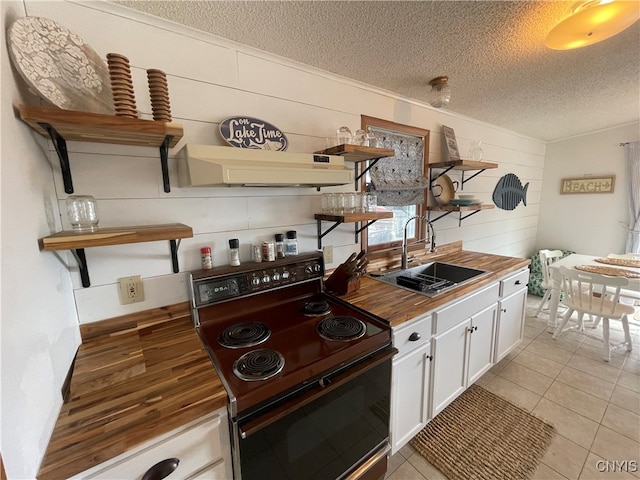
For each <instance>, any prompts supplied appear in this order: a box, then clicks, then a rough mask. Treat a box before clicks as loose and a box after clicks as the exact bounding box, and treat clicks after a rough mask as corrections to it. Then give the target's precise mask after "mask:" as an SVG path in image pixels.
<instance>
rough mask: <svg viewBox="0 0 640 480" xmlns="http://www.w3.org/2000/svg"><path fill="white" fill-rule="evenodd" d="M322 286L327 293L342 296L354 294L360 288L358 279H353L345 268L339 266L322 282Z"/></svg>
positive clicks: (342, 265)
mask: <svg viewBox="0 0 640 480" xmlns="http://www.w3.org/2000/svg"><path fill="white" fill-rule="evenodd" d="M324 286H325V288H326V289H327V290H329V291H332V292H335V293H339V294H341V295H344V294H347V293H351V292H355V291H357V290H358V289H359V288H360V278H353V276H351V275H349V273H348V272H347V267H345V265H344V264H341V265H339V266H338V268H336V269H335V270H334V271H333V273H332V274H331V275H330V276H329V278H327V279H326V280H325V281H324Z"/></svg>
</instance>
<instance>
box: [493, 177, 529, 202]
mask: <svg viewBox="0 0 640 480" xmlns="http://www.w3.org/2000/svg"><path fill="white" fill-rule="evenodd" d="M527 188H529V183H527V184H526V185H525V186H524V187H523V186H522V182H521V181H520V179H519V178H518V177H516V176H515V175H514V174H513V173H507V174H506V175H505V176H504V177H502V178H501V179H500V180H498V183H497V184H496V188H495V190H494V191H493V197H492V198H493V203H495V204H496V207H498V208H501V209H502V210H514V209H515V208H516V207H517V206H518V204H519V203H520V201H522V203H523V204H524V206H525V207H526V206H527Z"/></svg>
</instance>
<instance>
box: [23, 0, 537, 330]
mask: <svg viewBox="0 0 640 480" xmlns="http://www.w3.org/2000/svg"><path fill="white" fill-rule="evenodd" d="M30 5H31V4H27V8H28V10H29V14H31V15H41V16H44V17H48V18H52V19H54V20H56V21H58V22H59V23H61V24H63V25H65V26H66V27H67V28H69V29H70V30H72V31H74V32H76V33H78V34H79V35H81V36H82V37H83V39H84V40H85V41H86V42H87V43H89V44H90V45H92V47H93V48H94V49H95V50H96V51H97V52H98V53H99V54H100V55H106V53H108V52H118V53H122V54H124V55H126V56H128V57H129V59H130V61H131V65H132V67H133V77H134V88H135V92H136V99H137V103H138V109H139V110H140V111H141V112H143V114H145V115H146V118H150V117H149V113H150V111H151V109H150V102H149V99H148V94H147V92H148V89H147V85H146V76H145V69H146V68H159V69H162V70H164V71H165V72H167V74H168V78H169V80H168V82H169V91H170V96H171V106H172V114H173V117H174V121H176V122H179V123H182V124H183V125H184V130H185V136H184V138H183V140H182V141H181V142H180V144H179V145H178V147H177V148H176V149H174V150H173V151H172V154H171V156H172V161H171V167H170V168H171V179H172V191H171V193H170V194H165V193H164V192H163V191H162V183H161V177H160V170H159V166H158V164H159V160H158V158H157V152H156V150H155V149H150V148H131V147H124V146H111V145H107V146H104V145H97V144H82V143H75V142H74V143H71V144H70V145H69V149H70V152H71V153H70V154H71V158H72V160H71V161H72V168H73V177H74V183H75V185H76V191H77V192H79V193H86V194H91V195H94V196H95V197H96V198H97V199H98V201H99V209H100V216H101V225H103V226H114V225H127V224H129V225H131V224H140V223H154V222H158V223H162V222H182V223H185V224H188V225H191V226H192V227H193V229H194V234H195V235H194V238H193V239H186V240H183V241H182V244H181V247H180V252H179V258H180V266H181V270H182V271H186V270H190V269H196V268H198V267H199V248H200V247H201V246H203V245H211V246H212V247H213V251H214V264H216V265H220V264H223V263H225V262H226V261H227V256H226V252H227V240H228V239H229V238H234V237H237V238H239V239H240V242H241V245H242V247H241V256H242V258H244V259H248V258H249V255H248V246H249V245H250V244H251V243H252V242H256V241H261V240H262V239H263V238H267V237H272V235H273V234H274V233H276V232H281V231H284V230H288V229H295V230H297V231H298V232H299V242H300V248H301V250H303V251H305V250H313V249H315V248H316V225H315V221H314V220H313V213H314V212H315V211H317V210H318V202H319V194H318V193H317V192H316V191H315V189H252V188H240V189H237V188H234V189H229V188H178V187H177V181H176V179H177V175H176V164H175V158H174V157H175V155H176V153H177V151H178V150H179V149H180V147H181V146H182V145H184V144H185V143H189V142H193V143H210V144H222V141H221V139H220V137H219V136H218V134H217V128H218V122H219V121H220V120H222V119H224V118H226V117H228V116H232V115H236V114H247V115H251V116H255V117H258V118H263V119H266V120H268V121H270V122H272V123H274V124H276V125H277V126H278V127H280V128H281V129H283V130H284V131H285V132H286V134H287V136H288V137H289V139H290V147H289V150H290V151H303V152H310V151H313V150H317V149H320V148H324V146H325V137H329V136H332V135H333V134H334V132H335V129H336V128H337V127H338V126H340V125H347V126H349V127H350V128H351V129H352V130H353V129H356V128H358V127H359V123H360V115H361V114H366V115H371V116H374V117H379V118H384V119H388V120H392V121H395V122H398V123H404V124H409V125H415V126H419V127H422V128H427V129H429V130H431V132H432V135H431V142H430V152H429V155H430V158H431V160H432V161H439V160H440V159H441V153H440V147H441V144H442V141H441V134H440V132H441V125H442V124H443V123H444V124H446V125H449V126H451V127H453V128H454V129H455V131H456V134H457V137H458V141H459V146H460V149H461V151H463V152H464V151H466V149H467V147H468V144H469V141H470V140H472V139H479V140H482V141H483V146H484V153H485V156H484V159H485V160H487V161H491V162H497V163H498V164H499V165H500V167H499V168H498V169H496V170H488V171H486V172H485V173H483V174H482V175H480V176H479V177H477V178H475V179H474V180H472V181H470V182H469V183H468V184H467V185H466V189H465V191H468V192H471V193H477V194H478V195H479V196H480V197H481V198H483V199H485V200H486V201H488V202H490V201H491V193H492V191H493V188H494V187H495V184H496V182H497V181H498V179H499V178H500V177H501V176H503V175H504V174H506V173H509V172H511V173H515V174H516V175H518V177H520V178H521V179H522V180H523V183H526V182H530V186H529V194H528V206H527V207H526V208H525V207H524V206H522V205H521V206H520V207H518V209H516V210H515V211H512V212H505V211H502V210H499V209H494V210H491V211H487V212H481V213H478V214H477V215H474V216H473V217H471V218H469V219H467V220H466V221H464V222H463V224H462V227H460V228H459V227H458V222H457V217H456V218H454V217H455V215H450V216H448V217H447V218H444V219H441V220H439V221H438V222H437V223H436V231H437V233H438V235H437V237H438V242H439V243H448V242H450V241H455V240H463V242H464V245H465V248H467V249H470V250H477V251H482V252H491V253H498V254H506V255H514V256H526V255H528V254H529V253H530V250H532V249H533V245H534V242H535V237H536V226H537V215H538V204H539V199H540V191H541V188H540V185H541V178H542V168H543V164H544V149H545V146H544V144H543V143H542V142H539V141H535V140H532V139H530V138H526V137H523V136H521V135H517V134H514V133H511V132H507V131H504V130H503V129H499V128H496V127H493V126H490V125H486V124H483V123H481V122H477V121H474V120H471V119H468V118H461V117H458V116H455V115H452V114H450V113H449V112H446V111H439V110H435V109H432V108H431V107H425V106H423V105H421V104H418V103H415V102H412V101H408V100H406V99H402V98H398V97H397V96H394V95H391V94H388V93H387V92H382V91H380V90H376V89H373V88H370V87H368V86H366V85H361V84H358V83H355V82H352V81H349V80H346V79H342V78H338V77H336V76H333V75H330V74H327V73H325V72H320V71H317V70H314V69H311V68H307V67H305V66H303V65H299V64H296V63H293V62H290V61H286V60H283V59H279V58H275V57H273V56H270V55H266V54H264V53H262V52H258V51H255V50H251V49H249V48H245V47H243V46H239V45H235V44H232V43H230V42H227V41H222V40H220V39H216V38H214V37H211V36H208V35H204V34H201V33H199V32H195V31H191V30H188V29H185V28H184V27H180V26H177V25H172V24H170V23H167V22H164V21H159V20H155V19H151V18H150V17H146V16H143V15H141V14H139V13H138V12H130V11H128V10H125V9H122V8H120V7H117V6H114V5H106V4H96V3H91V4H88V5H89V6H87V4H85V5H83V4H68V3H65V4H63V5H60V4H59V3H58V2H56V3H54V4H50V3H47V2H45V3H38V4H34V5H33V6H30ZM103 10H104V11H103ZM125 17H130V18H125ZM107 31H108V32H118V35H104V34H103V32H107ZM454 94H455V92H454ZM54 174H55V178H56V190H57V192H59V200H60V202H63V201H64V198H66V195H65V194H64V193H62V192H63V189H62V187H61V177H60V175H59V172H58V168H54ZM451 176H452V177H453V178H454V179H456V176H457V177H459V174H458V173H452V174H451ZM458 179H459V178H458ZM350 188H352V187H350V186H346V187H340V188H335V187H334V188H333V189H332V190H335V191H338V190H348V189H350ZM62 220H63V224H64V223H66V219H65V218H63V219H62ZM352 232H353V225H343V226H341V227H339V228H338V229H337V230H335V231H334V232H332V233H331V234H329V235H328V236H327V237H325V238H326V240H325V243H326V244H331V245H333V246H334V258H335V260H336V262H339V261H340V260H342V259H344V258H346V256H348V254H349V253H351V252H352V251H354V250H356V249H357V248H358V246H357V245H354V243H353V234H352ZM167 255H168V245H167V242H154V243H148V244H138V245H124V246H118V247H107V248H97V249H88V250H87V258H88V263H89V268H90V276H91V282H92V287H91V288H89V289H82V288H80V287H79V279H78V275H77V274H76V273H74V285H75V286H76V290H75V294H76V302H77V305H78V312H79V317H80V321H81V322H90V321H95V320H100V319H103V318H109V317H112V316H114V315H120V314H122V313H126V312H129V311H134V310H140V309H147V308H150V307H152V306H156V305H155V302H156V301H159V302H161V303H162V302H164V303H168V302H167V300H171V301H174V300H175V301H179V300H184V299H186V289H185V282H184V275H183V274H180V275H170V278H163V277H164V276H166V275H167V274H170V272H171V270H170V262H169V259H168V258H167ZM70 263H73V262H72V261H70ZM134 274H140V275H142V277H143V278H144V279H145V291H146V292H147V295H148V296H149V299H148V300H146V301H145V302H142V303H139V304H135V305H134V306H127V307H121V306H120V305H119V302H118V297H117V289H116V284H115V281H116V279H117V278H119V277H123V276H128V275H134ZM166 289H168V291H166Z"/></svg>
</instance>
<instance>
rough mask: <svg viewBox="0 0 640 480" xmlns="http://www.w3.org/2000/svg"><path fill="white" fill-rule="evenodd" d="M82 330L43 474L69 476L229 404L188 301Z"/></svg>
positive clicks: (46, 476) (42, 477)
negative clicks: (197, 328) (66, 397)
mask: <svg viewBox="0 0 640 480" xmlns="http://www.w3.org/2000/svg"><path fill="white" fill-rule="evenodd" d="M80 330H81V334H82V345H81V346H80V348H79V349H78V353H77V356H76V360H75V367H74V370H73V374H72V376H71V385H70V394H69V396H68V399H67V402H66V403H64V404H63V405H62V408H61V410H60V414H59V416H58V421H57V423H56V426H55V429H54V431H53V434H52V436H51V439H50V441H49V446H48V448H47V452H46V454H45V458H44V461H43V463H42V466H41V468H40V472H39V474H38V479H39V480H47V479H64V478H68V477H70V476H72V475H74V474H77V473H80V472H82V471H84V470H86V469H88V468H90V467H93V466H95V465H98V464H100V463H102V462H104V461H106V460H109V459H111V458H113V457H115V456H117V455H120V454H122V453H124V452H126V451H128V450H130V449H132V448H133V447H135V446H137V445H140V444H142V443H144V442H147V441H149V440H152V439H153V438H155V437H158V436H159V435H162V434H164V433H167V432H169V431H171V430H173V429H175V428H178V427H180V426H182V425H185V424H187V423H189V422H191V421H193V420H196V419H198V418H200V417H202V416H204V415H206V414H208V413H210V412H213V411H214V410H217V409H219V408H221V407H224V406H225V405H226V404H227V395H226V393H225V390H224V388H223V386H222V384H221V382H220V379H219V377H218V375H217V374H216V372H215V369H214V368H213V365H212V364H211V361H210V360H209V357H208V356H207V354H206V353H205V351H204V348H203V347H202V343H201V342H200V339H199V338H198V335H197V333H196V331H195V329H194V327H193V321H192V319H191V312H190V309H189V304H188V303H187V302H184V303H180V304H176V305H171V306H168V307H163V308H156V309H153V310H147V311H145V312H139V313H135V314H130V315H126V316H123V317H118V318H114V319H110V320H104V321H101V322H96V323H92V324H86V325H81V326H80Z"/></svg>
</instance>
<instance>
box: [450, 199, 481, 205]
mask: <svg viewBox="0 0 640 480" xmlns="http://www.w3.org/2000/svg"><path fill="white" fill-rule="evenodd" d="M474 203H477V202H474V200H473V198H452V199H451V200H449V205H454V206H456V207H462V206H467V205H473V204H474Z"/></svg>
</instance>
